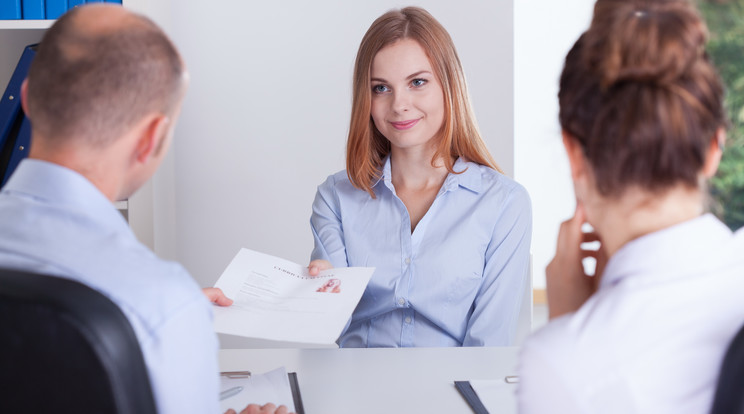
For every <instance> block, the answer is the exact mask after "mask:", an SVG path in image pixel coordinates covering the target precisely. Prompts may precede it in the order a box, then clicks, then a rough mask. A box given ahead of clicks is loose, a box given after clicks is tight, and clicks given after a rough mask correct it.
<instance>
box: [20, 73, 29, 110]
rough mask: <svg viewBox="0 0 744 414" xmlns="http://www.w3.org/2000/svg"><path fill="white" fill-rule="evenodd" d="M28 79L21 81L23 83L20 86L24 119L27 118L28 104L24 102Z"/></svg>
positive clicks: (26, 94)
mask: <svg viewBox="0 0 744 414" xmlns="http://www.w3.org/2000/svg"><path fill="white" fill-rule="evenodd" d="M27 96H28V78H26V79H24V80H23V83H22V84H21V108H23V113H24V114H26V118H28V103H27V102H26V101H27V100H28V98H27Z"/></svg>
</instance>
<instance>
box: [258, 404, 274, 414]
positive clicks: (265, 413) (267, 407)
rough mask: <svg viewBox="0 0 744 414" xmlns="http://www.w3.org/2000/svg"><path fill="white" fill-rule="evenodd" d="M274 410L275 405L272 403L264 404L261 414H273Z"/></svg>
mask: <svg viewBox="0 0 744 414" xmlns="http://www.w3.org/2000/svg"><path fill="white" fill-rule="evenodd" d="M275 410H276V405H274V404H272V403H268V404H264V406H263V407H261V414H274V411H275Z"/></svg>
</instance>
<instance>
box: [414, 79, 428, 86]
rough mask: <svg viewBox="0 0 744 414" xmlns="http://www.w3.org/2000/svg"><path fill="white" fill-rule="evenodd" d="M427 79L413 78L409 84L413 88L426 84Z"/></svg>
mask: <svg viewBox="0 0 744 414" xmlns="http://www.w3.org/2000/svg"><path fill="white" fill-rule="evenodd" d="M427 82H428V81H427V80H426V79H414V80H412V81H411V85H412V86H413V87H415V88H418V87H421V86H424V85H426V83H427Z"/></svg>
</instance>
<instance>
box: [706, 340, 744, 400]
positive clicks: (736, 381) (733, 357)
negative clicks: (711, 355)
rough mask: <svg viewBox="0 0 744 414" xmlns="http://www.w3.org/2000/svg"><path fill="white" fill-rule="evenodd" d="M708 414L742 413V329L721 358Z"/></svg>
mask: <svg viewBox="0 0 744 414" xmlns="http://www.w3.org/2000/svg"><path fill="white" fill-rule="evenodd" d="M710 413H711V414H742V413H744V327H742V328H741V329H740V330H739V333H737V334H736V336H735V337H734V340H733V341H731V344H730V345H729V347H728V350H727V351H726V356H725V357H724V358H723V363H722V364H721V372H720V374H719V376H718V385H717V386H716V393H715V395H714V397H713V409H712V410H711V412H710Z"/></svg>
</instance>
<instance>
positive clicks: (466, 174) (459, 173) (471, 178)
mask: <svg viewBox="0 0 744 414" xmlns="http://www.w3.org/2000/svg"><path fill="white" fill-rule="evenodd" d="M452 169H453V170H454V171H455V174H453V173H449V174H447V178H446V179H445V180H444V184H442V192H446V191H451V190H455V189H457V188H458V187H463V188H466V189H468V190H470V191H472V192H474V193H480V191H481V190H482V189H483V177H482V176H481V173H480V169H479V165H478V164H476V163H474V162H470V161H466V160H465V159H464V158H462V157H459V158H457V160H456V161H455V164H454V165H453V166H452ZM392 179H393V175H392V173H391V163H390V154H388V156H387V157H385V162H384V163H383V166H382V175H381V176H380V178H379V179H378V180H377V182H375V184H374V185H373V187H374V186H376V185H377V184H378V183H380V182H381V181H382V182H384V183H385V186H386V187H387V188H388V189H390V191H393V192H395V190H394V188H393V181H392Z"/></svg>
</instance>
